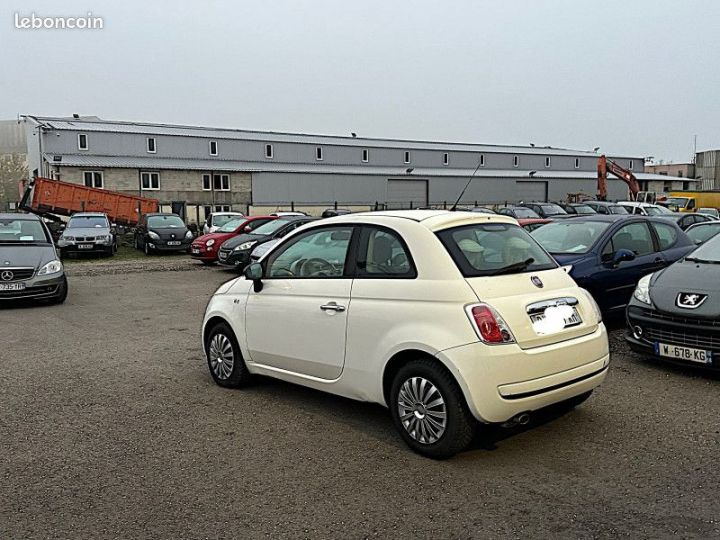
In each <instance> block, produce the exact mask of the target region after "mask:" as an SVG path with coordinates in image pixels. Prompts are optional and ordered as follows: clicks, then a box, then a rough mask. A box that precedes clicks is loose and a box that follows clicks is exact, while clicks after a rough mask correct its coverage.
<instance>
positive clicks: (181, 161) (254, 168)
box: [44, 154, 697, 182]
mask: <svg viewBox="0 0 720 540" xmlns="http://www.w3.org/2000/svg"><path fill="white" fill-rule="evenodd" d="M56 155H57V156H58V157H61V158H62V159H61V161H55V160H54V158H55V156H56ZM44 156H45V159H46V160H47V162H48V163H50V164H51V165H59V166H61V167H88V168H128V169H147V170H170V169H172V170H195V171H218V172H287V173H314V174H351V175H353V174H359V175H381V176H402V177H407V178H422V177H423V176H432V177H443V176H445V177H458V176H460V177H465V178H469V177H470V172H469V169H461V168H453V167H414V168H413V171H412V174H407V173H406V172H405V171H406V169H407V166H406V165H403V166H397V167H375V166H372V165H322V166H318V165H317V164H314V163H308V164H306V163H278V162H267V161H256V162H251V161H233V160H218V159H186V158H158V157H130V156H93V155H86V154H62V155H60V154H45V155H44ZM475 176H476V177H478V178H483V177H485V178H515V179H527V180H532V179H535V180H542V179H555V178H569V179H594V178H597V173H595V172H594V171H574V170H573V171H537V172H536V173H535V174H534V175H533V176H532V177H531V176H530V171H529V170H527V169H525V170H523V169H485V168H480V169H478V171H477V173H476V174H475ZM635 176H636V177H637V179H638V180H684V181H691V182H693V181H697V180H694V179H692V178H683V177H675V176H667V175H664V174H653V173H635ZM610 179H611V180H613V178H612V177H610Z"/></svg>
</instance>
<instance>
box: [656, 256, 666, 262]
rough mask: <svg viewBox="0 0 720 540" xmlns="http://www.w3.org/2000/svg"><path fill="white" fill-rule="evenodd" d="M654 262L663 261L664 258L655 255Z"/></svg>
mask: <svg viewBox="0 0 720 540" xmlns="http://www.w3.org/2000/svg"><path fill="white" fill-rule="evenodd" d="M655 262H656V263H661V262H665V259H663V258H662V257H657V258H655Z"/></svg>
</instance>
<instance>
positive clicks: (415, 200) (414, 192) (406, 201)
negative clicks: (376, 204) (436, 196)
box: [386, 180, 428, 209]
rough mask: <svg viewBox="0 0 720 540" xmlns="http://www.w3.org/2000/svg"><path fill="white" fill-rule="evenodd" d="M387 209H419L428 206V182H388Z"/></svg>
mask: <svg viewBox="0 0 720 540" xmlns="http://www.w3.org/2000/svg"><path fill="white" fill-rule="evenodd" d="M386 202H387V207H388V208H390V209H392V208H411V207H412V208H418V207H423V206H427V204H428V181H427V180H388V183H387V199H386Z"/></svg>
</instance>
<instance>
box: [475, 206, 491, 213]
mask: <svg viewBox="0 0 720 540" xmlns="http://www.w3.org/2000/svg"><path fill="white" fill-rule="evenodd" d="M470 211H471V212H477V213H479V214H497V212H496V211H495V210H493V209H492V208H488V207H487V206H473V207H472V208H471V209H470Z"/></svg>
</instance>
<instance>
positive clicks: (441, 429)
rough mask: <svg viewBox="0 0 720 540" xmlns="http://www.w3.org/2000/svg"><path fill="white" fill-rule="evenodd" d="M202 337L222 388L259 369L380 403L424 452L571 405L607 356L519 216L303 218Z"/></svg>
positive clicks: (217, 300)
mask: <svg viewBox="0 0 720 540" xmlns="http://www.w3.org/2000/svg"><path fill="white" fill-rule="evenodd" d="M320 236H323V239H322V240H320V239H319V237H320ZM278 329H282V331H278ZM202 339H203V343H204V344H205V352H206V357H207V364H208V368H209V371H210V374H211V376H212V377H213V379H214V380H215V382H216V383H217V384H218V385H220V386H225V387H238V386H242V385H244V384H245V383H247V382H248V379H249V378H250V377H251V376H252V375H254V374H262V375H268V376H271V377H277V378H281V379H284V380H286V381H290V382H294V383H297V384H301V385H305V386H309V387H311V388H316V389H320V390H323V391H325V392H330V393H334V394H338V395H342V396H345V397H348V398H353V399H358V400H364V401H370V402H375V403H379V404H381V405H384V406H386V407H388V408H389V409H390V414H391V416H392V418H393V421H394V423H395V426H396V428H397V430H398V431H399V433H400V435H401V437H402V438H403V439H404V441H405V442H406V443H407V444H408V445H409V446H410V447H411V448H412V449H413V450H415V451H416V452H418V453H420V454H422V455H425V456H429V457H433V458H446V457H449V456H452V455H453V454H455V453H456V452H459V451H461V450H463V449H464V448H465V447H466V446H467V445H468V443H469V442H470V441H471V439H472V438H473V435H474V433H475V430H476V427H477V425H478V422H482V423H508V422H509V423H511V424H512V423H517V422H521V423H524V422H527V420H528V418H529V415H531V414H533V413H534V412H535V411H537V410H539V409H541V408H543V407H546V406H548V405H552V404H556V403H560V402H564V403H566V404H567V405H577V404H579V403H580V402H582V401H583V400H585V399H586V398H587V397H589V395H590V393H591V392H592V391H593V389H594V388H595V387H597V386H598V385H599V384H600V383H601V382H602V380H603V379H604V378H605V375H606V372H607V368H608V362H609V355H608V341H607V335H606V331H605V327H604V326H603V323H602V321H601V317H600V312H599V311H598V309H597V306H596V304H595V302H594V301H593V300H592V298H591V297H590V295H589V294H587V293H586V292H585V291H583V290H582V289H580V288H579V287H577V285H576V284H575V283H574V282H573V280H572V279H571V278H570V277H569V276H568V275H567V274H566V273H565V272H564V271H563V270H562V269H561V268H560V267H559V266H558V264H557V263H556V262H555V261H554V260H553V259H552V257H550V256H549V255H548V254H547V253H546V252H545V251H544V250H543V249H542V248H541V247H540V246H539V245H538V244H537V243H536V242H535V241H534V240H533V239H532V238H531V237H530V236H529V235H528V234H527V233H526V232H525V231H523V230H522V229H521V228H520V227H519V226H518V225H517V223H516V222H515V221H514V220H513V219H511V218H509V217H506V216H488V215H470V214H468V213H465V212H447V211H445V212H444V211H419V210H415V211H402V212H373V213H363V214H353V215H351V216H341V217H336V218H329V219H328V220H325V221H322V222H316V223H311V224H309V225H308V226H306V227H303V228H302V229H300V230H297V231H295V232H294V233H292V234H291V235H289V236H287V237H285V238H284V239H283V241H282V242H281V243H280V245H278V246H276V247H275V248H274V249H273V250H272V251H271V252H270V253H269V254H268V256H266V257H265V258H264V259H263V260H262V262H261V263H253V264H251V265H249V266H248V267H247V268H246V269H245V276H244V277H240V278H238V279H236V280H232V281H230V282H228V283H226V284H224V285H222V286H221V287H220V288H219V289H218V290H217V291H216V293H215V295H214V296H213V297H212V298H211V300H210V302H209V303H208V306H207V309H206V313H205V317H204V320H203V325H202Z"/></svg>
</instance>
